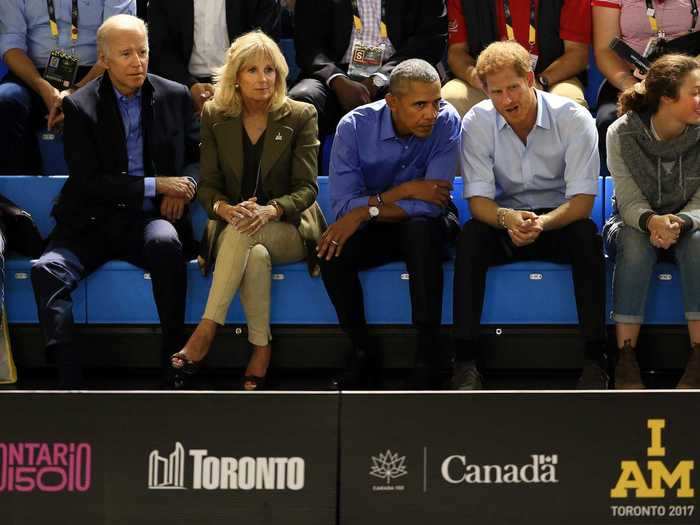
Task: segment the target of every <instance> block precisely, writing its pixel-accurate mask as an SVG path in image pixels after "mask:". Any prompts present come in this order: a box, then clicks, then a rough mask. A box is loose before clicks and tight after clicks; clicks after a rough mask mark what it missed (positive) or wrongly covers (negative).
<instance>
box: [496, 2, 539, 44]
mask: <svg viewBox="0 0 700 525" xmlns="http://www.w3.org/2000/svg"><path fill="white" fill-rule="evenodd" d="M535 11H536V9H535V0H530V34H529V36H528V41H529V44H530V52H532V50H533V49H535V42H536V40H537V29H535V27H536V25H537V13H536V12H535ZM503 14H505V15H506V34H507V36H508V40H515V31H513V16H512V15H511V12H510V0H503Z"/></svg>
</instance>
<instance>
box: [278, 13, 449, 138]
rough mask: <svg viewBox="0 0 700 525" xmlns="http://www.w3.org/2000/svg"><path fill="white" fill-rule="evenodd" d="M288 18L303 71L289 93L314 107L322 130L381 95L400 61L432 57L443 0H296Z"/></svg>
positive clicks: (439, 50)
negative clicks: (292, 16) (291, 16)
mask: <svg viewBox="0 0 700 525" xmlns="http://www.w3.org/2000/svg"><path fill="white" fill-rule="evenodd" d="M294 21H295V37H294V41H295V45H296V52H297V64H298V65H299V67H300V68H301V71H302V72H301V80H300V81H299V83H298V84H297V85H296V86H295V87H293V88H292V89H291V91H290V92H289V96H290V97H292V98H293V99H295V100H301V101H303V102H309V103H311V104H313V105H314V106H315V107H316V110H317V111H318V121H319V132H320V134H321V135H325V134H328V133H333V132H334V131H335V126H336V124H337V123H338V121H339V120H340V117H342V116H343V115H344V114H345V113H346V112H348V111H350V110H352V109H355V108H356V107H358V106H361V105H362V104H367V103H369V102H371V101H373V100H379V99H381V98H384V95H386V92H387V88H388V84H389V75H390V74H391V71H392V70H393V69H394V67H395V66H396V65H397V64H398V63H399V62H402V61H404V60H406V59H409V58H421V59H423V60H425V61H427V62H429V63H431V64H433V65H436V64H437V63H438V62H440V60H441V59H442V56H443V53H444V52H445V45H446V42H447V13H446V11H445V2H444V0H324V1H322V2H315V1H313V0H297V2H296V8H295V11H294Z"/></svg>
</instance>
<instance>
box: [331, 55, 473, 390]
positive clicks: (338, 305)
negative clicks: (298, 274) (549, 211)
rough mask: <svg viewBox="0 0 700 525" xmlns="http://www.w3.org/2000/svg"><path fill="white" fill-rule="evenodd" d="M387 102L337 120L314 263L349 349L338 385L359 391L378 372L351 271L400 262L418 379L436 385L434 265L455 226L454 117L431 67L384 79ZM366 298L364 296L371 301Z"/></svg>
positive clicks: (408, 64) (412, 64)
mask: <svg viewBox="0 0 700 525" xmlns="http://www.w3.org/2000/svg"><path fill="white" fill-rule="evenodd" d="M389 91H390V92H389V94H388V95H387V96H386V99H385V100H381V101H377V102H373V103H371V104H367V105H365V106H361V107H359V108H357V109H355V110H353V111H351V112H350V113H348V114H347V115H345V117H343V119H342V120H341V121H340V123H339V124H338V129H337V132H336V135H335V140H334V142H333V150H332V153H331V164H330V199H331V205H332V207H333V213H334V215H335V217H334V219H335V221H336V222H335V223H334V224H332V225H331V226H330V227H329V228H328V230H327V231H326V232H325V234H324V235H323V237H322V238H321V240H320V242H319V245H318V255H319V257H320V258H321V262H322V264H321V271H322V275H323V281H324V283H325V285H326V289H327V290H328V294H329V296H330V298H331V301H332V302H333V305H334V306H335V309H336V312H337V314H338V319H339V321H340V325H341V327H342V329H343V330H344V331H345V333H347V334H348V335H349V337H350V340H351V342H352V347H353V349H352V351H351V352H350V354H349V356H348V359H347V362H346V368H345V373H344V375H343V377H342V379H341V382H342V384H341V386H343V387H346V388H347V387H353V386H358V384H360V383H361V382H363V381H365V380H367V378H368V374H369V373H370V372H371V371H372V369H373V368H376V366H377V359H378V349H377V347H376V345H375V344H374V343H373V341H372V340H371V338H370V337H369V335H368V330H367V323H366V320H365V312H364V302H363V293H362V288H361V285H360V281H359V278H358V271H360V270H365V269H368V268H372V267H375V266H379V265H382V264H386V263H388V262H391V261H405V262H406V266H407V269H408V273H409V274H410V281H409V286H410V293H411V306H412V314H413V324H414V325H415V327H416V329H417V333H418V346H417V347H418V357H419V362H420V363H421V365H423V366H420V367H419V370H420V371H421V372H423V374H421V377H422V379H423V380H428V381H430V382H431V383H433V384H432V385H430V386H435V383H436V382H438V381H439V380H440V370H441V366H442V365H444V360H442V359H441V357H442V354H441V353H440V352H439V349H440V344H439V329H440V321H441V317H442V262H443V260H444V257H445V252H446V246H447V244H448V242H449V240H450V235H451V233H453V232H454V231H455V230H456V228H457V219H456V213H455V211H454V207H453V205H452V202H451V199H450V189H451V188H452V180H453V178H454V176H455V174H456V171H457V148H458V145H459V116H458V115H457V112H456V111H455V109H454V108H453V107H452V106H450V105H449V104H448V103H446V102H444V101H442V99H441V98H440V78H439V76H438V74H437V71H435V68H434V67H433V66H431V65H430V64H428V63H427V62H425V61H423V60H419V59H411V60H406V61H404V62H402V63H400V64H399V65H398V66H396V68H395V69H394V70H393V71H392V73H391V77H390V80H389ZM372 294H373V292H372V290H367V297H368V300H370V301H371V300H372Z"/></svg>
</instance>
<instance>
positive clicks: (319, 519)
mask: <svg viewBox="0 0 700 525" xmlns="http://www.w3.org/2000/svg"><path fill="white" fill-rule="evenodd" d="M0 413H1V414H3V418H2V420H3V425H2V429H1V430H0V523H2V524H3V525H43V524H51V525H57V524H59V525H61V524H64V523H65V524H75V525H81V524H85V525H97V524H103V523H104V524H108V523H109V524H119V525H122V524H124V525H137V524H144V525H145V524H168V525H179V524H183V525H184V524H188V525H189V524H193V525H194V524H196V525H200V524H234V523H245V524H277V523H280V524H282V523H284V524H287V523H289V524H304V525H306V524H318V525H328V524H331V523H335V521H336V485H337V450H338V442H337V428H338V396H337V395H334V394H313V395H312V394H301V393H299V394H274V393H270V394H262V395H252V396H251V395H245V394H239V393H230V394H228V393H194V394H189V395H188V394H163V393H153V394H149V393H88V394H57V393H0Z"/></svg>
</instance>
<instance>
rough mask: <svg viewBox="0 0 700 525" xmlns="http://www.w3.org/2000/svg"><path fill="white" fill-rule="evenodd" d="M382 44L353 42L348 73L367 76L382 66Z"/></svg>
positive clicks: (353, 75)
mask: <svg viewBox="0 0 700 525" xmlns="http://www.w3.org/2000/svg"><path fill="white" fill-rule="evenodd" d="M383 56H384V44H380V45H377V46H372V45H367V44H364V43H362V42H357V41H356V42H355V43H354V44H353V46H352V54H351V57H350V65H349V66H348V75H350V76H351V77H369V76H371V75H373V74H374V73H376V72H377V71H379V68H381V67H382V58H383Z"/></svg>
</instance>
